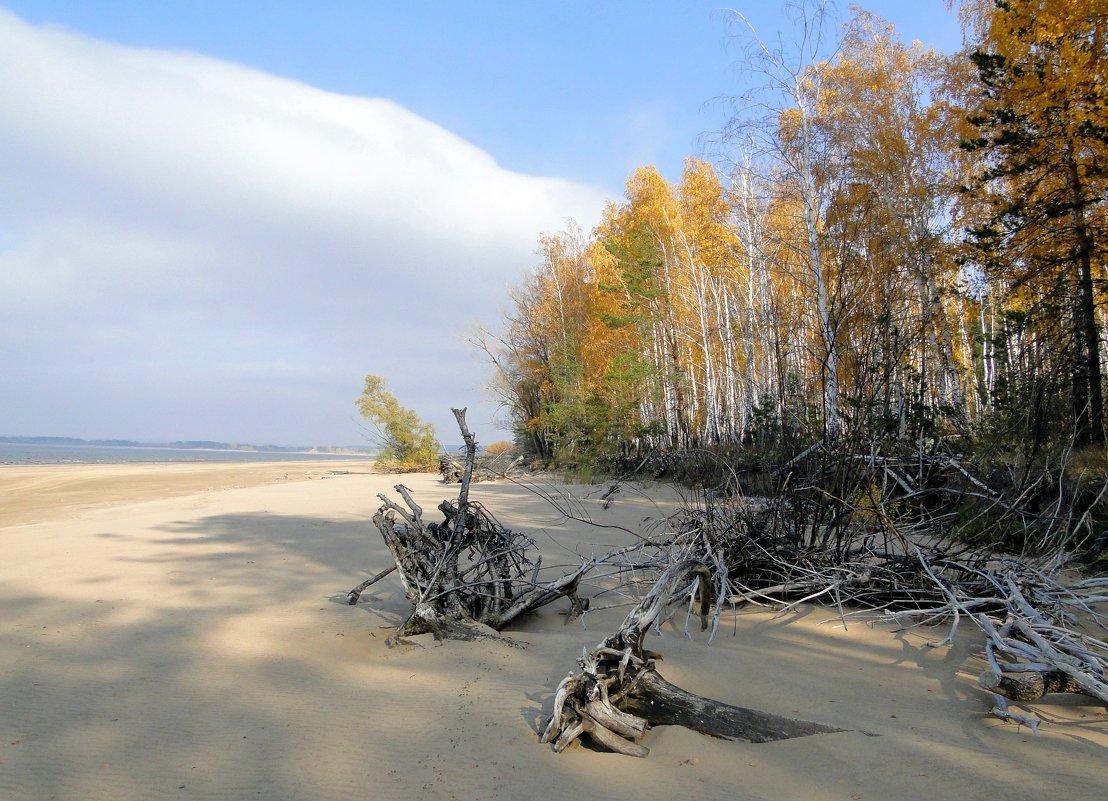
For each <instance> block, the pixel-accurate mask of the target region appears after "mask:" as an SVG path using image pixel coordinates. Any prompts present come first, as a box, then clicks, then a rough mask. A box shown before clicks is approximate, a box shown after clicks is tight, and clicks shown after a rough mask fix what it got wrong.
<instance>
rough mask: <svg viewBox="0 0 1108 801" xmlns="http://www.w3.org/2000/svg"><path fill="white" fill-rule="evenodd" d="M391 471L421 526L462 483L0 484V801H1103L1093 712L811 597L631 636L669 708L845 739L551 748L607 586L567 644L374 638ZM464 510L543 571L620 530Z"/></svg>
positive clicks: (491, 504)
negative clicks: (565, 684)
mask: <svg viewBox="0 0 1108 801" xmlns="http://www.w3.org/2000/svg"><path fill="white" fill-rule="evenodd" d="M398 482H402V483H404V484H405V485H406V486H408V487H409V488H411V490H412V493H413V495H414V496H415V498H416V499H417V500H418V501H420V502H421V503H422V504H423V505H424V507H425V508H426V509H433V508H434V507H435V505H437V503H438V502H439V501H441V500H442V499H444V498H448V497H453V496H455V495H456V492H457V490H456V488H455V487H451V486H447V485H444V484H442V483H441V482H440V481H439V480H438V476H436V475H430V474H421V475H406V476H402V477H398V476H387V475H378V474H373V473H371V472H369V471H368V467H367V465H366V463H365V462H364V461H357V462H350V463H343V462H335V461H328V462H325V463H309V462H289V463H276V462H270V463H264V464H260V463H259V464H195V463H194V464H187V465H183V464H178V465H148V464H147V465H93V466H74V465H66V466H27V467H22V466H11V467H8V466H4V467H0V542H2V548H3V551H2V552H3V558H2V559H0V604H2V609H3V615H2V619H0V684H2V690H0V730H2V731H0V799H4V801H46V800H47V799H59V800H64V801H69V800H71V799H72V800H73V801H78V800H80V801H94V800H96V799H104V800H105V801H108V800H109V799H110V800H111V801H120V800H130V799H135V800H137V799H152V800H153V799H189V798H197V799H229V800H231V799H234V800H241V799H252V798H257V799H267V801H277V800H280V799H288V800H289V801H294V800H297V801H307V800H309V799H350V798H372V799H417V798H418V799H441V800H442V801H450V800H451V799H455V800H456V801H473V800H474V799H517V798H518V799H531V798H536V797H543V798H551V799H553V798H567V799H588V798H628V799H631V798H634V799H670V798H695V799H759V800H764V801H788V800H789V799H798V800H799V799H805V801H807V800H809V799H811V800H813V801H818V800H819V799H842V801H857V800H858V799H870V800H871V801H882V800H884V801H897V800H899V799H905V800H907V799H927V801H933V800H934V799H937V798H951V799H962V800H964V801H972V800H973V799H982V800H984V799H989V801H994V800H995V799H1005V800H1006V801H1018V800H1020V799H1027V800H1028V801H1031V800H1032V799H1033V800H1034V801H1042V799H1045V798H1065V799H1067V800H1068V801H1094V800H1099V799H1102V798H1104V797H1105V787H1106V784H1105V764H1108V763H1106V757H1108V715H1106V713H1105V709H1104V707H1103V706H1099V705H1096V704H1092V703H1087V704H1086V703H1082V702H1081V700H1080V699H1075V698H1072V697H1059V696H1049V697H1048V701H1049V703H1035V704H1032V705H1030V711H1032V712H1034V713H1035V714H1037V715H1038V716H1040V717H1041V718H1042V719H1043V721H1044V722H1043V725H1042V735H1041V736H1038V737H1035V736H1032V733H1031V732H1030V731H1029V730H1028V729H1027V728H1026V727H1022V728H1021V727H1018V726H1016V725H1013V724H1005V723H1003V722H1001V721H999V720H996V719H995V718H992V717H991V716H989V714H988V709H989V707H990V703H989V699H988V696H987V694H986V693H984V692H983V691H981V690H979V689H978V688H977V686H976V683H975V680H974V677H975V676H976V675H977V673H978V671H979V670H980V665H981V662H980V638H979V637H978V636H977V635H976V633H975V632H974V631H972V630H971V629H970V626H969V625H968V624H967V625H964V626H963V627H962V628H963V631H962V632H961V634H960V635H959V637H958V639H957V640H956V642H955V644H954V646H953V647H942V648H929V647H927V645H926V643H927V642H928V641H929V640H934V639H940V638H941V637H942V636H943V635H945V633H946V630H945V629H942V630H924V631H922V632H919V631H917V632H893V631H891V630H890V629H889V628H887V627H883V626H869V625H863V624H861V623H854V624H851V625H850V626H849V628H847V629H845V630H844V628H843V627H842V625H841V624H839V623H838V622H837V620H836V618H835V615H834V614H833V613H831V612H829V611H828V610H824V609H819V608H805V609H803V610H802V611H800V612H799V613H796V614H789V615H787V616H785V617H783V618H779V619H773V615H772V613H769V612H766V611H741V612H740V613H739V614H738V615H737V616H731V617H728V618H726V619H725V620H724V622H723V624H722V625H721V634H720V636H719V637H718V638H717V640H716V641H715V642H714V643H713V644H712V645H710V646H709V645H707V643H706V638H705V637H703V636H701V635H699V634H698V635H697V636H696V638H695V639H694V640H691V641H690V640H686V639H685V638H683V636H682V635H681V632H680V630H679V628H678V627H674V626H667V627H666V628H665V629H664V632H663V636H662V637H661V638H652V639H651V640H650V642H651V645H650V647H651V648H653V649H655V650H658V651H661V652H662V653H664V655H665V661H664V663H662V665H661V666H660V667H661V671H662V673H663V674H664V675H665V676H666V678H668V679H669V680H671V681H673V682H674V683H676V684H679V685H681V686H682V687H685V688H686V689H688V690H691V691H694V692H698V693H700V694H702V695H706V696H709V697H712V698H716V699H718V700H722V701H728V702H731V703H734V704H738V705H742V706H749V707H755V708H758V709H763V710H766V711H769V712H775V713H778V714H784V715H789V716H795V717H799V718H805V719H808V720H815V721H820V722H823V723H828V724H832V725H834V726H838V727H842V728H845V729H852V730H854V731H849V732H843V733H836V734H825V735H817V736H814V737H807V738H800V739H795V740H789V741H784V742H778V743H770V744H757V745H756V744H749V743H743V742H726V741H721V740H714V739H711V738H707V737H704V736H701V735H698V734H695V733H693V732H690V731H687V730H684V729H677V728H672V727H660V728H657V729H654V730H652V731H650V732H649V733H648V734H647V736H646V738H645V741H644V742H645V744H646V745H647V746H648V747H649V748H650V749H651V753H650V755H649V756H648V757H647V758H646V759H641V760H637V759H632V758H629V757H622V756H618V755H614V754H608V753H601V752H598V751H595V750H592V749H590V748H588V747H584V746H580V745H577V746H573V747H571V748H570V749H569V750H567V751H566V752H565V753H562V754H554V753H553V752H552V751H551V749H550V747H549V746H545V745H541V744H539V742H538V737H539V732H540V731H541V728H542V726H543V724H544V723H545V718H546V716H547V715H548V714H549V712H550V709H551V705H552V701H553V690H554V688H555V687H556V686H557V684H558V682H559V681H560V680H561V678H562V677H563V676H564V675H565V674H566V673H567V672H568V671H570V670H571V669H573V668H574V667H575V663H574V659H575V658H576V657H577V656H579V655H580V653H581V650H582V647H583V646H590V647H591V646H592V645H594V644H595V643H596V642H597V641H598V640H600V639H602V638H603V636H604V635H605V634H607V633H608V632H609V631H611V630H612V629H613V628H614V627H615V626H616V625H617V624H618V622H619V621H620V620H621V619H622V617H623V615H624V614H625V612H626V607H620V606H618V605H616V601H617V600H618V599H617V598H616V597H614V596H602V597H601V598H598V599H597V600H596V601H594V604H593V611H591V612H590V613H589V614H588V615H587V616H586V619H585V624H586V626H587V628H582V626H581V625H580V624H571V625H564V621H565V617H564V612H565V607H566V606H568V604H566V603H565V602H561V603H558V604H554V605H552V606H550V607H547V608H546V609H544V610H542V612H540V613H539V614H537V615H534V616H531V617H529V618H527V619H526V620H524V621H523V622H522V623H521V624H520V625H518V626H516V627H515V628H513V629H512V630H511V631H509V632H507V634H508V636H509V637H510V638H511V639H513V640H515V641H516V643H517V645H516V646H512V645H508V644H505V643H497V642H487V641H479V642H446V643H436V642H434V641H433V640H432V639H431V638H430V637H429V636H423V637H419V638H416V639H415V644H413V645H409V646H400V647H397V648H393V649H388V648H386V647H385V644H384V641H385V638H386V637H387V636H388V634H389V633H390V631H391V629H392V627H393V626H395V625H396V624H397V623H398V622H399V621H400V620H401V619H402V616H403V615H404V613H405V612H406V610H407V605H406V603H405V601H404V597H403V593H402V590H401V588H400V585H399V582H398V581H397V580H396V579H395V576H390V577H388V578H386V579H384V580H383V581H381V582H380V583H378V584H377V585H375V586H374V587H373V588H371V589H370V590H369V591H367V593H366V595H365V596H364V597H363V601H362V603H360V604H358V605H357V606H354V607H351V606H348V605H346V604H345V602H344V601H345V593H346V591H347V590H348V589H349V588H351V587H352V586H354V585H356V584H357V583H358V582H360V581H361V580H362V579H364V578H366V577H367V576H369V575H372V574H373V573H376V572H377V571H379V570H381V569H382V568H384V567H387V566H388V565H389V564H390V559H389V557H388V553H387V551H386V550H385V548H384V546H383V544H382V542H381V540H380V537H379V536H378V534H377V532H376V530H375V529H374V528H373V526H372V523H371V522H370V517H371V516H372V513H373V511H374V510H375V509H376V507H377V506H378V505H379V502H378V501H377V499H376V494H377V493H378V492H391V487H392V485H394V484H396V483H398ZM544 490H545V491H547V492H553V493H555V494H556V495H557V496H558V498H559V499H560V500H561V502H562V503H563V504H567V505H570V504H572V505H573V506H574V507H575V508H577V509H578V510H579V511H580V512H581V513H582V514H583V515H587V516H589V517H590V518H591V519H593V520H594V521H596V522H598V523H602V524H605V525H606V526H613V525H617V526H619V525H621V526H625V527H629V528H637V527H639V526H640V525H642V521H643V519H644V518H647V517H653V518H657V517H658V516H659V515H660V514H662V513H663V512H664V511H665V510H666V508H667V503H668V502H669V500H672V497H673V495H672V492H670V491H669V490H666V489H665V488H660V489H658V490H656V491H651V492H648V493H635V492H631V491H625V492H621V493H620V494H619V495H618V496H617V500H616V502H615V504H614V505H613V506H612V508H610V509H606V510H605V509H602V508H601V503H600V501H598V500H597V495H598V494H599V493H598V492H597V491H596V488H594V487H588V486H572V487H564V486H560V485H553V484H549V483H546V484H544ZM651 496H655V497H656V498H657V499H658V502H657V503H656V502H655V500H653V499H652V497H651ZM472 497H473V498H474V499H476V500H479V501H481V502H482V503H484V504H485V505H486V506H487V507H488V508H489V509H490V510H491V511H492V512H493V513H494V514H495V515H496V516H497V518H498V519H499V520H500V521H501V522H502V523H503V524H504V525H507V526H509V527H511V528H515V529H520V530H524V531H526V532H527V533H528V534H529V535H531V536H532V537H533V538H535V539H536V541H537V542H538V545H539V550H540V551H541V552H542V554H543V564H544V565H547V566H548V568H547V569H556V568H551V567H550V566H553V565H556V564H558V563H562V564H566V563H570V562H574V561H575V560H576V556H575V554H584V555H587V554H590V553H594V552H595V553H601V552H605V551H607V550H610V549H612V548H614V547H617V546H619V545H623V544H626V543H627V542H628V541H629V537H630V535H628V534H627V533H625V532H622V531H620V530H619V529H618V528H611V527H608V528H598V527H591V526H588V525H584V524H582V523H580V522H574V521H567V520H564V519H562V518H561V517H560V516H559V514H558V513H557V511H556V510H554V509H553V508H552V507H551V506H550V505H549V504H548V503H547V502H545V501H544V500H543V499H541V498H540V497H538V496H537V495H536V494H534V493H533V492H529V491H528V490H527V489H525V488H522V487H519V486H515V485H512V484H509V483H494V484H480V485H476V486H475V487H474V489H473V495H472ZM667 499H668V500H667ZM862 730H865V731H868V732H873V733H876V734H879V735H880V736H878V737H869V736H866V735H865V734H862V733H861V731H862Z"/></svg>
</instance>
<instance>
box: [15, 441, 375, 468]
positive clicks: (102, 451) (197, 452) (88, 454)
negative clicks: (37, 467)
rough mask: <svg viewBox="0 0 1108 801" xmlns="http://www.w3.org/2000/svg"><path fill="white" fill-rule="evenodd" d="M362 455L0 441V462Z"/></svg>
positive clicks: (250, 459)
mask: <svg viewBox="0 0 1108 801" xmlns="http://www.w3.org/2000/svg"><path fill="white" fill-rule="evenodd" d="M371 458H372V457H369V456H366V455H365V454H346V453H305V452H299V451H296V452H289V451H231V450H226V451H223V450H208V449H203V448H159V447H155V446H150V447H147V446H134V447H130V446H119V445H74V444H68V443H67V444H64V445H62V444H39V443H23V442H0V464H126V463H130V462H304V461H318V460H322V459H335V460H340V459H366V460H367V461H369V460H371Z"/></svg>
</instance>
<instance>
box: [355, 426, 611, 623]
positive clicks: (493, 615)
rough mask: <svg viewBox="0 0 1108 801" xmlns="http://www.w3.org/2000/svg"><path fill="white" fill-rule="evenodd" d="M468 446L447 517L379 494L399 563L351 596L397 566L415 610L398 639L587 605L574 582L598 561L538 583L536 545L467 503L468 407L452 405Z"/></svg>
mask: <svg viewBox="0 0 1108 801" xmlns="http://www.w3.org/2000/svg"><path fill="white" fill-rule="evenodd" d="M453 411H454V416H455V418H456V419H457V421H458V426H459V428H460V429H461V432H462V437H463V439H464V440H465V443H466V468H465V470H464V471H463V479H462V485H461V488H460V491H459V493H458V500H457V501H443V502H442V503H441V504H439V507H438V509H439V511H440V512H441V513H442V515H443V519H442V520H441V521H438V522H428V521H427V520H425V519H424V510H423V509H422V507H420V506H419V504H417V503H416V501H415V499H414V498H413V497H412V495H411V493H410V492H409V491H408V489H407V488H406V487H404V486H403V485H401V484H397V485H396V487H395V489H396V492H397V494H399V496H400V499H401V501H403V504H401V503H398V502H397V501H395V500H393V499H391V498H388V497H386V496H384V495H379V496H378V497H379V498H380V499H381V501H382V503H383V505H382V506H381V507H380V508H379V509H378V510H377V512H376V513H375V514H374V515H373V524H374V525H375V526H376V527H377V530H378V531H379V532H380V534H381V538H382V539H383V540H384V542H385V546H386V547H387V548H388V549H389V552H390V553H391V554H392V556H393V560H394V562H395V565H394V566H393V567H391V568H388V569H386V570H383V571H382V572H381V573H379V574H377V575H376V576H374V577H373V578H371V579H369V580H367V581H365V582H363V583H362V584H360V585H359V586H358V587H355V588H354V589H353V590H351V591H350V593H349V594H348V596H347V597H348V601H349V602H350V603H356V602H357V599H358V597H359V595H360V594H361V591H362V590H364V589H365V588H366V587H368V586H369V585H371V584H372V583H373V582H375V581H377V580H379V579H381V578H383V577H384V576H386V575H388V574H389V573H391V572H392V571H393V570H395V571H396V572H397V574H398V575H399V577H400V582H401V584H403V586H404V595H405V597H406V598H407V600H408V602H409V603H410V604H411V606H412V611H411V613H410V614H409V615H408V617H407V618H406V619H405V620H404V622H403V623H401V624H400V625H399V626H398V627H397V629H396V632H395V634H394V635H393V637H390V638H389V641H388V642H390V644H391V643H392V642H395V641H396V638H398V637H404V636H409V635H415V634H423V633H426V632H431V633H433V634H434V635H435V636H436V637H438V638H449V639H474V638H477V637H481V636H487V634H488V631H487V629H483V628H482V627H483V626H487V627H489V628H491V629H493V630H494V631H500V630H502V629H503V628H504V627H505V626H507V625H508V624H510V623H511V622H512V621H513V620H515V619H516V618H518V617H519V616H520V615H524V614H527V613H528V612H532V611H534V610H536V609H538V608H540V607H542V606H545V605H547V604H549V603H552V602H553V601H556V600H557V599H559V598H562V597H568V598H569V599H570V601H571V604H572V612H573V614H579V613H580V611H581V610H583V609H586V608H588V604H587V600H583V599H581V598H580V597H579V596H578V594H577V586H578V583H579V582H580V579H581V576H583V575H584V574H585V573H586V572H587V571H588V570H589V569H590V568H591V567H592V566H593V565H594V564H595V562H591V561H590V562H586V563H585V564H582V565H581V566H580V567H578V568H577V569H576V570H574V571H572V572H570V573H568V574H566V575H563V576H561V577H560V578H558V579H555V580H553V581H548V582H543V583H540V582H539V581H538V565H537V564H536V563H533V562H532V561H531V560H530V558H529V557H528V555H527V550H528V548H529V547H533V545H534V543H533V542H532V541H531V540H530V539H529V538H527V537H526V536H524V535H523V534H520V533H518V532H514V531H511V530H509V529H506V528H504V527H503V526H501V525H500V524H499V523H498V522H497V521H496V520H495V518H493V517H492V515H490V514H489V513H488V512H487V511H485V509H484V508H483V507H482V506H481V505H480V504H478V503H474V502H472V501H470V500H469V487H470V481H471V480H472V475H473V460H474V458H475V455H476V450H477V449H476V441H475V439H474V436H473V434H472V433H471V432H470V431H469V428H468V427H467V426H466V422H465V411H466V410H465V409H454V410H453Z"/></svg>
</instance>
